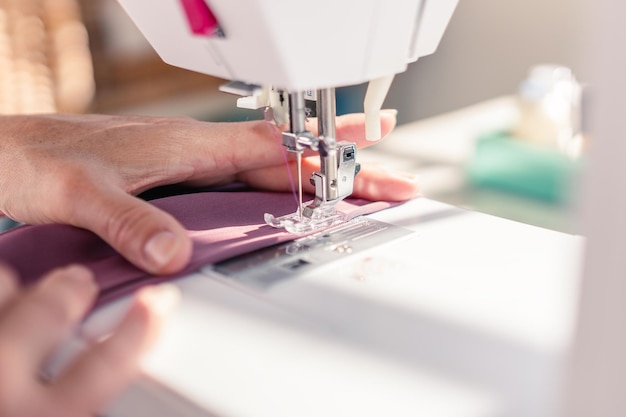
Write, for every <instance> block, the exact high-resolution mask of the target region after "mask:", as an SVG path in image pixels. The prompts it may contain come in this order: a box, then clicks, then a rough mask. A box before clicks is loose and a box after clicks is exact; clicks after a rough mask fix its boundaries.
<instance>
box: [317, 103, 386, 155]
mask: <svg viewBox="0 0 626 417" xmlns="http://www.w3.org/2000/svg"><path fill="white" fill-rule="evenodd" d="M396 114H397V112H396V111H395V110H383V111H381V113H380V128H381V132H382V136H383V137H385V136H387V135H388V134H389V133H390V132H391V131H392V130H393V128H394V127H395V126H396ZM335 124H336V130H337V140H344V141H348V142H356V144H357V146H358V147H359V148H365V147H367V146H370V145H373V144H375V143H376V142H372V141H367V140H365V115H364V114H363V113H354V114H346V115H343V116H338V117H337V118H336V119H335ZM307 127H308V128H309V129H311V132H312V133H313V134H314V135H317V119H311V120H310V122H309V123H308V124H307Z"/></svg>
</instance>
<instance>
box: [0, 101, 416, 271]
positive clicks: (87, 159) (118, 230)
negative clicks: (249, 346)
mask: <svg viewBox="0 0 626 417" xmlns="http://www.w3.org/2000/svg"><path fill="white" fill-rule="evenodd" d="M314 124H315V123H314V121H311V130H312V131H315V128H314V127H313V126H314ZM394 125H395V116H394V115H393V114H391V113H384V112H383V114H382V116H381V127H382V132H383V134H384V135H386V134H387V133H389V132H390V131H391V129H392V128H393V127H394ZM279 137H280V134H279V132H278V129H277V128H276V127H273V126H271V125H269V124H268V123H266V122H264V121H254V122H243V123H204V122H198V121H195V120H192V119H189V118H150V117H133V116H99V115H89V116H76V115H36V116H3V117H0V213H3V214H5V215H7V216H9V217H11V218H13V219H15V220H18V221H21V222H25V223H31V224H37V223H65V224H71V225H74V226H77V227H82V228H85V229H89V230H91V231H93V232H95V233H96V234H98V235H99V236H100V237H102V238H103V239H104V240H105V241H106V242H108V243H109V244H110V245H111V246H112V247H114V248H115V249H116V250H117V251H118V252H120V253H121V254H122V255H123V256H124V257H126V258H127V259H128V260H129V261H131V262H132V263H134V264H135V265H137V266H138V267H140V268H142V269H144V270H146V271H148V272H150V273H154V274H168V273H174V272H176V271H179V270H181V269H182V268H184V267H185V265H186V264H187V262H188V261H189V259H190V257H191V251H192V244H191V241H190V239H189V237H188V236H187V233H186V231H185V230H184V229H183V227H182V226H181V225H180V224H179V223H178V222H177V221H176V220H175V219H174V218H173V217H172V216H170V215H169V214H167V213H164V212H162V211H160V210H159V209H157V208H155V207H154V206H152V205H150V204H148V203H146V202H144V201H142V200H140V199H137V198H135V197H133V196H132V195H136V194H138V193H140V192H142V191H145V190H147V189H150V188H153V187H156V186H159V185H165V184H176V183H185V184H189V185H198V186H200V185H201V186H208V185H217V184H225V183H229V182H232V181H243V182H245V183H247V184H249V185H251V186H253V187H256V188H261V189H266V190H274V191H288V190H290V184H289V180H288V177H287V175H286V174H285V163H284V157H283V155H282V152H283V148H282V146H281V145H280V141H279V140H278V139H277V138H279ZM337 137H338V138H339V139H341V140H348V141H352V142H356V143H357V145H358V146H359V147H365V146H368V145H369V144H370V142H366V141H365V140H364V118H363V115H347V116H342V117H338V118H337ZM308 155H309V157H307V158H305V160H304V162H303V175H304V178H308V176H310V174H311V172H313V171H314V170H317V169H319V168H318V165H319V162H318V158H316V157H314V156H312V154H308ZM293 165H294V164H293V160H292V161H291V168H292V169H293V170H295V168H294V166H293ZM305 186H307V187H309V186H308V182H307V181H305ZM354 186H355V191H354V194H353V195H354V196H355V197H362V198H366V199H372V200H390V201H399V200H406V199H408V198H411V197H413V196H415V195H416V194H417V191H418V187H417V183H416V181H415V179H414V178H411V177H409V176H404V175H399V174H393V173H390V172H387V171H382V170H373V169H368V168H367V167H363V169H362V171H361V173H360V174H359V175H358V176H357V177H356V180H355V184H354ZM308 191H312V189H310V188H309V189H308Z"/></svg>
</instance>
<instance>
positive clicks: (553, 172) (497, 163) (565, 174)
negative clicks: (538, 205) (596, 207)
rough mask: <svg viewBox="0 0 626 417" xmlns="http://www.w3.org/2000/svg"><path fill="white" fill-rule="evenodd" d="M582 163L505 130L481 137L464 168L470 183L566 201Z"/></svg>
mask: <svg viewBox="0 0 626 417" xmlns="http://www.w3.org/2000/svg"><path fill="white" fill-rule="evenodd" d="M580 165H581V162H580V161H575V160H572V159H571V158H569V157H567V156H566V155H564V154H562V153H559V152H557V151H556V150H555V149H551V148H548V147H545V146H541V145H537V144H533V143H530V142H528V141H524V140H521V139H518V138H515V137H511V136H510V135H509V134H508V133H506V132H499V133H491V134H487V135H483V136H481V137H480V138H479V139H478V141H477V144H476V152H475V155H474V158H473V159H472V160H471V161H470V163H469V165H468V168H467V175H468V178H469V182H470V184H472V185H473V186H475V187H481V188H490V189H496V190H499V191H505V192H510V193H515V194H520V195H524V196H526V197H530V198H534V199H539V200H543V201H547V202H551V203H567V202H568V201H569V200H570V198H571V194H572V189H573V185H574V182H575V179H576V177H577V173H578V171H579V169H580Z"/></svg>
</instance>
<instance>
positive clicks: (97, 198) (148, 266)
mask: <svg viewBox="0 0 626 417" xmlns="http://www.w3.org/2000/svg"><path fill="white" fill-rule="evenodd" d="M81 196H82V197H84V198H78V199H77V200H75V201H74V203H73V204H72V205H71V207H72V212H73V213H72V214H73V216H72V218H73V221H72V224H74V225H75V226H78V227H82V228H84V229H88V230H91V231H92V232H94V233H96V234H97V235H98V236H100V237H101V238H102V239H104V240H105V241H106V242H107V243H108V244H109V245H111V246H112V247H113V248H114V249H115V250H117V251H118V252H119V253H120V254H121V255H122V256H124V257H125V258H126V259H128V260H129V261H130V262H132V263H133V264H134V265H136V266H138V267H139V268H141V269H143V270H145V271H147V272H149V273H152V274H171V273H174V272H178V271H180V270H181V269H183V268H184V267H185V266H186V265H187V263H188V262H189V259H190V258H191V252H192V243H191V240H190V239H189V237H188V235H187V232H186V231H185V229H184V228H183V227H182V226H181V224H180V223H178V221H176V219H174V218H173V217H172V216H171V215H169V214H168V213H165V212H163V211H161V210H159V209H158V208H156V207H154V206H153V205H151V204H149V203H147V202H145V201H143V200H140V199H139V198H136V197H133V196H131V195H128V194H126V193H125V192H123V191H122V190H120V189H117V188H114V187H112V188H111V189H104V190H103V189H92V190H91V192H86V193H84V192H83V193H81Z"/></svg>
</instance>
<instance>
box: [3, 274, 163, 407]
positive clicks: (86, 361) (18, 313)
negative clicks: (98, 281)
mask: <svg viewBox="0 0 626 417" xmlns="http://www.w3.org/2000/svg"><path fill="white" fill-rule="evenodd" d="M96 294H97V287H96V285H95V283H94V281H93V277H92V275H91V273H90V272H89V271H88V270H86V269H84V268H82V267H77V266H73V267H68V268H65V269H59V270H56V271H54V272H52V273H50V274H48V275H47V276H46V277H44V278H43V279H42V280H41V281H40V282H39V283H38V284H36V285H35V286H34V287H32V288H30V289H27V290H24V291H20V290H18V287H17V284H16V277H15V276H14V275H13V274H12V272H10V271H9V270H8V269H6V268H4V267H0V369H1V370H2V372H0V417H9V416H10V417H15V416H19V417H39V416H48V417H88V416H93V415H95V414H96V412H98V411H101V410H102V408H103V407H104V406H105V405H106V404H107V403H108V402H109V401H110V400H111V399H112V398H113V397H114V396H115V395H116V394H118V393H119V392H120V391H121V390H122V389H123V388H124V387H125V386H126V385H127V384H128V383H129V382H130V381H131V379H132V378H133V377H134V376H135V375H136V374H137V372H138V359H139V357H140V356H141V354H142V353H144V352H145V351H146V349H147V348H148V347H149V346H150V345H151V344H152V343H153V342H154V340H155V337H156V336H157V334H158V331H159V328H160V325H161V322H162V318H163V315H165V314H166V313H167V310H168V309H169V308H171V307H172V305H173V302H172V301H175V299H174V298H173V297H171V296H170V294H169V293H168V292H167V291H163V290H162V289H160V288H159V287H148V288H144V289H142V290H140V291H139V292H138V293H137V295H136V297H135V299H134V302H133V304H132V306H131V308H130V310H129V312H128V313H127V315H126V317H125V318H124V320H123V321H122V322H121V323H120V324H119V325H118V326H117V328H116V329H115V330H114V331H113V333H112V335H111V336H110V337H109V338H107V339H106V340H104V341H102V342H100V343H97V344H94V345H93V346H91V347H90V348H89V349H87V350H86V351H85V352H84V353H83V354H82V355H80V356H79V357H78V358H77V359H76V360H74V361H73V362H72V363H71V364H70V365H69V367H68V368H67V369H66V370H64V371H63V372H62V373H61V374H60V375H59V376H58V377H56V378H55V379H54V380H52V381H47V382H44V381H42V378H41V377H40V375H41V369H42V366H44V363H45V361H46V360H47V359H49V356H50V355H51V354H52V353H53V352H54V349H55V348H56V347H58V345H59V344H60V343H61V342H63V341H64V340H65V339H66V338H67V337H68V336H69V335H70V334H71V332H72V330H73V329H74V327H75V326H76V325H77V324H78V323H79V322H80V320H81V319H82V317H83V316H84V314H85V313H86V312H87V310H88V309H89V308H90V306H91V304H92V303H93V301H94V299H95V296H96Z"/></svg>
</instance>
